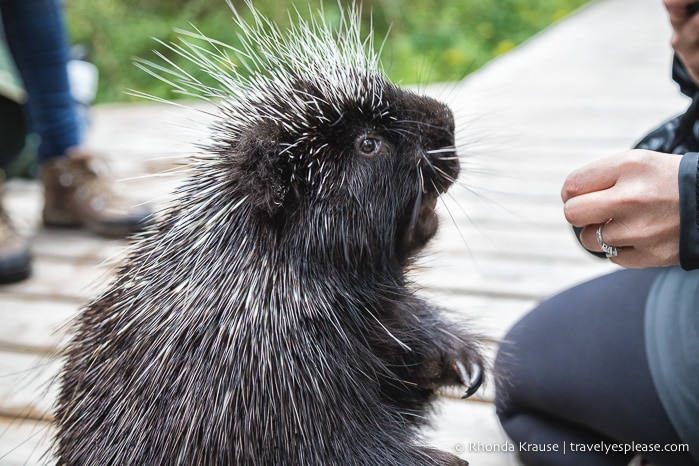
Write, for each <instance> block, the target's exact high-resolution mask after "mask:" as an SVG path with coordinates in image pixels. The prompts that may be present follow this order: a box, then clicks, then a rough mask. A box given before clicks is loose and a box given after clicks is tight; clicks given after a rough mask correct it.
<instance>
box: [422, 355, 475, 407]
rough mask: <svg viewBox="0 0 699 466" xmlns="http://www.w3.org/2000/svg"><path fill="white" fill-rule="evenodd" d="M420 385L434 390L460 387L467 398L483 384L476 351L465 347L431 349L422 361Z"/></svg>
mask: <svg viewBox="0 0 699 466" xmlns="http://www.w3.org/2000/svg"><path fill="white" fill-rule="evenodd" d="M420 378H421V379H422V380H421V382H422V383H421V385H422V386H423V387H425V388H431V389H436V388H439V387H442V386H445V385H462V386H464V387H465V388H466V392H465V393H464V395H463V396H462V398H468V397H470V396H471V395H473V394H474V393H476V391H478V388H479V387H480V386H481V383H482V382H483V363H482V359H481V357H480V355H479V354H478V353H477V351H476V350H475V349H474V348H472V347H470V346H467V345H463V346H461V347H456V345H452V346H451V347H448V348H433V349H432V351H430V354H428V355H427V357H426V358H425V359H424V360H423V363H422V367H421V370H420Z"/></svg>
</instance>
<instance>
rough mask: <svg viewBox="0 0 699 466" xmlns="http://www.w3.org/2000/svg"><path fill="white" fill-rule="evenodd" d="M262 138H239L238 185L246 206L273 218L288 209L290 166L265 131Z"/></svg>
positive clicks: (273, 139) (273, 140)
mask: <svg viewBox="0 0 699 466" xmlns="http://www.w3.org/2000/svg"><path fill="white" fill-rule="evenodd" d="M260 134H262V135H265V137H258V136H255V137H250V138H243V139H242V140H241V141H240V142H239V144H238V147H237V152H238V155H239V167H238V171H239V173H238V176H237V178H238V182H239V183H240V184H241V185H244V186H245V188H243V189H244V191H243V192H247V193H248V194H249V195H250V196H251V198H250V202H251V203H252V204H253V205H255V207H257V208H258V210H259V211H260V213H262V214H265V215H267V216H269V217H274V216H275V215H276V214H277V213H279V211H280V210H281V209H288V207H290V204H289V197H294V198H295V196H294V195H293V193H292V194H291V196H290V194H289V193H290V191H292V190H291V187H290V183H291V181H290V179H291V165H290V163H289V162H288V161H287V160H285V159H284V158H283V156H282V155H281V154H280V151H281V149H280V147H279V145H278V144H277V143H276V142H275V138H273V137H270V136H271V133H270V132H269V130H268V129H267V130H263V131H262V132H261V133H260Z"/></svg>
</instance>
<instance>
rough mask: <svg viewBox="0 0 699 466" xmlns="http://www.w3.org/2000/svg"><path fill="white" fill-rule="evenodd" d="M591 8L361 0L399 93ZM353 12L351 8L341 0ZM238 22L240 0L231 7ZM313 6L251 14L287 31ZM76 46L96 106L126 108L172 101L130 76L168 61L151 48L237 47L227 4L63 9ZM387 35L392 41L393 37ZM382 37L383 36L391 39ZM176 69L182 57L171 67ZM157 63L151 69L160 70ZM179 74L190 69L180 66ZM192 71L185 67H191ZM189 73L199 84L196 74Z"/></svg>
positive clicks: (450, 76)
mask: <svg viewBox="0 0 699 466" xmlns="http://www.w3.org/2000/svg"><path fill="white" fill-rule="evenodd" d="M588 1H589V0H364V1H363V2H362V3H363V14H364V20H365V21H366V23H367V25H368V24H369V21H370V20H371V19H372V18H373V28H374V31H375V34H376V45H377V46H379V45H381V42H382V41H383V38H384V37H388V39H387V41H386V45H385V47H384V49H383V53H382V61H383V65H384V68H385V69H386V72H387V73H388V75H389V77H390V78H391V79H392V80H393V81H394V82H398V83H402V84H413V83H420V84H425V83H429V82H439V81H455V80H459V79H461V78H463V77H464V76H466V75H467V74H468V73H471V72H472V71H475V70H477V69H478V68H479V67H481V66H482V65H483V64H485V63H486V62H487V61H489V60H490V59H492V58H494V57H496V56H498V55H501V54H503V53H505V52H507V51H508V50H510V49H512V48H513V47H515V46H516V45H517V44H520V43H521V42H523V41H524V40H526V39H527V38H529V37H531V36H532V35H533V34H535V33H537V32H538V31H540V30H542V29H543V28H545V27H546V26H548V25H549V24H551V23H553V22H556V21H558V20H559V19H561V18H563V17H565V16H566V15H568V14H569V13H571V12H572V11H573V10H575V9H576V8H578V7H580V6H581V5H583V4H585V3H587V2H588ZM340 2H341V3H343V4H346V3H350V0H340ZM233 3H234V5H235V6H236V8H237V9H238V11H241V12H244V11H245V10H246V8H245V7H244V4H243V1H242V0H234V1H233ZM309 3H310V5H311V7H312V8H313V9H314V10H316V9H317V6H318V5H319V0H300V1H289V0H255V1H254V4H255V6H256V8H257V9H259V10H260V11H262V12H263V13H264V14H265V15H267V16H269V17H271V18H273V19H274V20H275V21H276V22H277V23H278V24H280V25H281V26H283V25H284V24H288V16H287V11H288V9H289V8H290V7H291V6H292V5H296V6H298V8H299V10H300V11H301V12H302V13H303V12H304V11H305V12H307V11H308V10H309V8H308V4H309ZM65 5H66V14H67V19H68V28H69V31H70V34H71V39H72V41H73V43H78V44H82V45H84V46H85V47H86V48H87V50H88V53H89V55H88V59H89V61H91V62H93V63H94V64H95V65H97V67H98V69H99V72H100V77H99V90H98V95H97V102H112V101H124V100H132V99H135V98H134V97H130V96H129V95H127V94H126V93H125V92H126V91H127V90H128V89H134V90H138V91H142V92H146V93H148V94H151V95H155V96H159V97H165V98H176V96H174V95H172V94H170V93H169V89H168V88H167V86H166V85H165V84H163V83H161V82H159V81H158V80H156V79H154V78H152V77H151V76H149V75H148V74H146V73H145V72H143V71H141V70H139V69H138V68H136V67H135V66H134V65H133V63H132V60H133V58H134V57H140V58H147V59H154V58H155V55H154V53H153V50H159V51H161V52H163V53H165V54H166V55H168V56H172V55H173V54H172V53H169V52H168V51H167V50H166V49H165V47H163V46H161V45H160V44H158V43H157V42H156V41H155V40H154V38H157V39H160V40H163V41H165V42H170V41H174V40H176V35H175V33H174V32H173V31H174V29H176V28H183V29H189V30H191V29H192V27H191V26H190V24H192V25H195V26H196V27H197V28H199V29H200V30H201V31H202V32H203V33H204V34H206V35H208V36H209V37H213V38H216V39H219V40H222V41H224V42H227V43H230V44H233V45H235V43H236V42H237V39H236V31H235V30H234V29H233V27H232V21H231V11H230V9H229V7H228V5H226V2H225V1H224V0H97V1H96V0H67V1H66V2H65ZM324 11H325V13H326V15H327V16H329V17H330V19H332V18H337V17H338V4H337V1H336V0H325V2H324ZM389 30H390V32H389ZM387 34H388V36H387ZM173 59H174V60H175V61H176V62H178V64H179V63H181V62H182V60H181V59H179V57H173ZM156 61H157V60H156ZM183 66H187V64H184V65H183ZM188 70H191V66H189V67H188ZM192 72H193V73H195V74H197V75H198V76H201V73H197V71H196V70H192ZM203 79H206V78H203Z"/></svg>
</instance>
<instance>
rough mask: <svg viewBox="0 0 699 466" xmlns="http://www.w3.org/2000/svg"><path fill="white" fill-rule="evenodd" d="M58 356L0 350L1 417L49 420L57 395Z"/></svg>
mask: <svg viewBox="0 0 699 466" xmlns="http://www.w3.org/2000/svg"><path fill="white" fill-rule="evenodd" d="M59 370H60V363H59V361H58V360H57V359H55V358H52V357H48V356H36V355H31V354H22V353H13V352H6V351H4V352H1V353H0V377H1V378H2V379H1V380H2V384H1V385H0V416H2V417H5V418H18V419H34V420H36V419H46V418H47V416H49V413H50V412H51V404H52V403H53V400H54V398H55V396H56V389H57V387H56V384H55V379H56V376H57V374H58V372H59Z"/></svg>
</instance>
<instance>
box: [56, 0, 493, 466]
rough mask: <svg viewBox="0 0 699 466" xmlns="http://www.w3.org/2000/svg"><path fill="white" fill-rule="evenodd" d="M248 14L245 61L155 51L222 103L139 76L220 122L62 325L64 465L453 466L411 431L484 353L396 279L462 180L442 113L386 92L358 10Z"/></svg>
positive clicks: (243, 27) (472, 378)
mask: <svg viewBox="0 0 699 466" xmlns="http://www.w3.org/2000/svg"><path fill="white" fill-rule="evenodd" d="M246 6H247V8H248V9H249V10H250V12H251V14H252V19H251V20H249V21H246V20H244V19H243V18H242V16H241V15H240V14H238V13H237V12H236V11H235V9H233V12H234V25H235V27H236V28H237V30H238V31H239V37H240V39H241V41H242V46H241V47H240V48H237V49H236V48H233V47H230V46H228V45H226V44H225V43H224V42H221V41H218V40H215V39H212V38H208V37H205V36H204V35H202V34H201V33H199V32H198V31H195V32H182V33H181V35H182V37H181V40H180V42H177V43H173V44H169V45H168V47H169V49H170V51H171V52H176V53H177V54H179V55H181V56H182V57H185V58H187V59H189V61H191V62H192V63H194V64H195V65H197V66H198V67H199V68H201V69H202V70H203V71H205V72H206V73H207V74H208V75H209V76H211V77H213V78H214V79H215V80H216V82H217V85H216V86H210V85H208V84H204V83H202V82H201V81H199V80H198V79H196V78H195V77H194V76H193V75H191V74H189V73H188V72H187V71H185V70H184V69H182V68H180V67H178V66H177V65H176V64H175V63H174V62H173V61H171V60H169V59H168V58H167V57H166V56H165V55H164V54H161V59H162V60H164V64H162V65H161V64H157V63H154V62H150V61H140V66H141V67H142V68H144V69H145V70H147V71H148V72H149V73H151V74H153V75H154V76H156V77H158V78H159V79H162V80H163V81H165V82H167V83H170V84H171V85H172V87H173V88H174V89H175V90H177V91H179V92H181V93H183V94H186V95H194V96H197V97H199V98H202V99H205V100H209V101H211V102H212V103H213V104H214V105H215V108H216V110H215V114H216V116H215V121H214V122H213V123H212V124H211V126H210V133H211V142H210V144H208V145H207V147H206V148H205V150H203V151H202V153H201V154H198V155H197V156H194V157H192V160H191V163H190V174H189V177H188V179H187V180H186V181H185V182H184V184H183V185H182V186H181V187H180V188H179V189H178V190H177V191H176V195H175V200H174V201H173V202H172V203H171V204H170V205H169V207H167V209H166V210H165V211H164V212H163V213H162V218H161V219H160V220H159V221H158V222H156V223H155V224H154V225H153V226H152V227H150V229H149V230H148V231H147V232H146V233H144V234H142V236H141V237H139V238H136V239H135V240H134V243H133V245H132V248H131V251H130V253H129V254H128V257H127V259H126V261H125V263H124V264H123V265H122V266H121V267H120V268H119V269H118V270H117V274H116V278H115V279H114V281H113V282H112V283H111V284H110V286H109V287H108V289H107V290H106V291H105V292H104V293H103V294H102V295H101V296H99V297H97V298H96V299H95V300H94V301H92V302H91V303H90V304H89V305H87V306H86V307H85V308H84V310H83V311H82V313H81V315H80V316H79V318H78V320H77V322H76V325H75V329H74V336H73V338H72V340H71V341H70V343H69V344H68V345H67V348H66V350H65V353H64V360H65V363H64V367H63V370H62V373H61V375H60V384H61V387H60V393H59V397H58V400H57V403H56V406H55V410H54V412H55V419H56V425H57V432H56V436H55V441H54V449H53V453H54V454H55V457H56V458H57V460H58V464H59V465H176V464H182V465H347V464H350V465H371V466H376V465H386V466H391V465H396V466H398V465H400V466H406V465H463V464H467V463H466V462H465V461H463V460H461V459H459V458H457V457H456V456H453V455H451V454H449V453H446V452H442V451H439V450H435V449H433V448H430V447H427V446H424V445H423V444H422V443H421V442H420V438H419V434H418V429H419V428H420V427H421V426H423V425H424V424H425V423H426V422H427V421H426V415H427V414H428V412H429V410H430V407H431V404H432V401H433V400H434V398H435V393H436V390H437V389H438V388H439V387H442V386H445V385H464V386H466V390H467V395H470V394H471V393H472V392H474V391H475V390H476V389H477V388H478V385H480V380H481V371H480V367H481V366H482V358H481V356H480V354H479V351H478V345H477V342H476V339H475V338H474V337H473V336H472V335H471V334H470V333H469V332H468V331H466V330H465V329H463V328H461V327H460V326H457V325H456V324H454V323H450V322H448V321H447V320H446V319H444V318H443V316H442V312H441V311H440V309H439V308H437V307H435V306H433V305H431V304H429V303H427V302H425V301H424V300H423V299H421V298H419V297H418V296H416V295H415V294H414V292H413V290H412V289H411V286H410V283H409V281H408V280H407V279H406V276H405V275H406V268H407V267H408V266H409V265H410V264H411V263H412V261H413V259H414V258H415V256H416V254H417V253H419V252H420V250H422V248H423V246H424V245H425V243H427V241H429V239H430V238H432V237H433V236H434V234H435V232H436V230H437V225H438V220H437V216H436V214H435V210H434V209H435V205H436V202H437V198H438V196H439V195H440V194H441V193H443V192H445V191H446V190H447V189H448V188H449V186H450V185H451V184H452V183H453V181H454V180H455V179H456V177H457V175H458V172H459V161H458V157H456V156H455V154H456V150H455V149H454V122H453V117H452V113H451V111H450V110H449V109H448V107H447V106H446V105H444V104H442V103H440V102H438V101H436V100H433V99H432V98H429V97H424V96H419V95H416V94H414V93H413V92H411V91H408V90H404V89H401V88H399V87H397V86H395V85H393V84H391V83H390V82H389V81H388V79H387V78H386V77H385V75H384V73H383V71H382V70H381V68H380V65H379V60H378V54H377V53H376V52H374V51H373V38H372V36H371V34H368V35H367V36H365V37H363V36H362V34H361V28H360V9H359V8H358V7H356V6H353V7H351V8H349V9H348V10H347V11H346V12H344V13H343V14H342V17H341V21H340V24H339V26H337V27H333V26H331V25H330V24H329V23H327V22H326V21H324V20H323V19H322V14H321V13H318V14H314V15H312V17H311V19H308V20H304V19H302V18H301V15H299V14H296V16H294V15H293V14H292V15H291V17H293V18H294V20H295V24H294V25H293V26H291V27H290V28H289V29H287V30H281V29H280V28H278V27H277V26H275V25H274V24H273V23H272V22H271V21H270V20H268V19H267V18H265V17H264V16H263V15H262V14H261V13H259V12H257V11H256V10H255V9H254V7H253V6H252V2H251V1H247V2H246ZM238 63H240V64H242V66H241V65H238ZM243 70H244V71H245V72H243Z"/></svg>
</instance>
